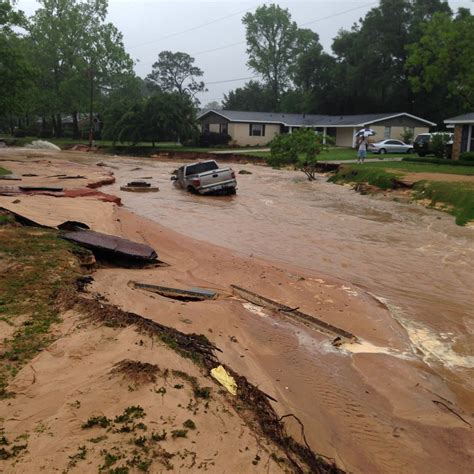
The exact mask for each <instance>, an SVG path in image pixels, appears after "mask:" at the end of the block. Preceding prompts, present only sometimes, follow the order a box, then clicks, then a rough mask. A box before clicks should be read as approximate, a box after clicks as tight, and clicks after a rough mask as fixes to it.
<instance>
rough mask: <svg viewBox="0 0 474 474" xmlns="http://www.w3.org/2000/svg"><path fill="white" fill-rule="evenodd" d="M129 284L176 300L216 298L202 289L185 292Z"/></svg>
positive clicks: (147, 285)
mask: <svg viewBox="0 0 474 474" xmlns="http://www.w3.org/2000/svg"><path fill="white" fill-rule="evenodd" d="M130 284H131V285H133V287H134V288H137V289H140V290H145V291H150V292H152V293H157V294H159V295H161V296H165V297H167V298H173V299H176V300H184V301H203V300H213V299H215V298H216V296H217V293H216V292H215V291H212V290H207V289H203V288H192V289H190V290H185V289H181V288H171V287H168V286H158V285H150V284H148V283H139V282H135V281H131V282H130Z"/></svg>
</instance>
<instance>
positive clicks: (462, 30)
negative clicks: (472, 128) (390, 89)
mask: <svg viewBox="0 0 474 474" xmlns="http://www.w3.org/2000/svg"><path fill="white" fill-rule="evenodd" d="M422 32H423V36H422V37H421V39H420V41H419V42H418V43H415V44H413V45H412V46H410V47H409V52H410V55H409V58H408V61H407V69H408V71H409V72H410V81H411V84H412V86H413V88H414V90H415V91H417V92H418V91H425V92H427V93H432V92H433V91H434V90H439V89H440V88H442V87H447V90H448V93H449V99H450V100H451V101H453V102H454V104H457V105H458V107H459V109H465V110H466V111H471V110H472V109H474V54H473V52H472V47H473V45H474V15H471V13H470V12H469V10H467V9H461V10H460V11H459V13H458V15H457V16H456V17H454V18H453V17H452V16H451V15H448V14H442V13H440V14H437V15H435V17H434V18H433V20H432V21H430V22H429V23H427V24H426V25H425V26H424V28H423V29H422Z"/></svg>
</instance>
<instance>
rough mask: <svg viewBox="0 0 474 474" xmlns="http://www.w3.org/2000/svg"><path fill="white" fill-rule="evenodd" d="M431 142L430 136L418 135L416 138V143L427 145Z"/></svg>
mask: <svg viewBox="0 0 474 474" xmlns="http://www.w3.org/2000/svg"><path fill="white" fill-rule="evenodd" d="M429 141H430V136H429V135H418V136H417V137H416V138H415V143H427V142H429Z"/></svg>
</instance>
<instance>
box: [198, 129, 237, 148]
mask: <svg viewBox="0 0 474 474" xmlns="http://www.w3.org/2000/svg"><path fill="white" fill-rule="evenodd" d="M230 140H231V136H230V135H229V134H228V133H217V132H203V133H201V135H200V136H199V146H202V147H213V146H226V145H227V144H228V143H229V142H230Z"/></svg>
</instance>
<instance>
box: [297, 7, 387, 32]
mask: <svg viewBox="0 0 474 474" xmlns="http://www.w3.org/2000/svg"><path fill="white" fill-rule="evenodd" d="M378 3H379V2H370V3H366V4H364V5H359V6H358V7H355V8H351V9H349V10H345V11H343V12H339V13H334V14H332V15H328V16H325V17H322V18H316V19H315V20H311V21H307V22H305V23H301V26H306V25H310V24H312V23H316V22H318V21H323V20H329V19H330V18H334V17H336V16H340V15H344V14H346V13H350V12H353V11H356V10H360V9H361V8H364V7H370V6H371V5H375V4H378Z"/></svg>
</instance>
